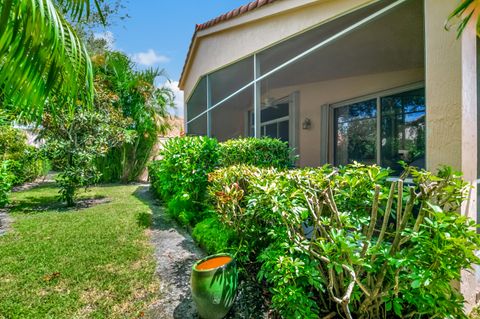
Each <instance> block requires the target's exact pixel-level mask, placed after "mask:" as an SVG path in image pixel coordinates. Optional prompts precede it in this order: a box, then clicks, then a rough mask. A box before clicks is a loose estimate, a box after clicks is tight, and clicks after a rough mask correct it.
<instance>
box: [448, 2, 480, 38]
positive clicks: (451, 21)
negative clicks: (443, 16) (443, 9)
mask: <svg viewBox="0 0 480 319" xmlns="http://www.w3.org/2000/svg"><path fill="white" fill-rule="evenodd" d="M476 11H480V5H479V2H478V0H462V2H461V3H460V4H459V5H458V7H457V8H455V10H454V11H453V12H452V13H451V14H450V15H449V16H448V19H447V22H446V23H445V28H446V29H447V30H449V29H450V28H451V26H452V25H456V29H457V38H460V37H461V36H462V34H463V31H464V30H465V27H466V26H467V25H468V23H469V22H470V20H471V19H472V17H473V16H474V14H475V12H476ZM476 26H477V35H478V36H479V37H480V15H478V20H477V24H476Z"/></svg>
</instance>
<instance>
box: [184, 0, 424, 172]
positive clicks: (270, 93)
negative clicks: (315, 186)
mask: <svg viewBox="0 0 480 319" xmlns="http://www.w3.org/2000/svg"><path fill="white" fill-rule="evenodd" d="M424 33H425V31H424V8H423V1H418V0H400V1H379V2H376V3H373V4H371V5H369V6H365V7H362V8H359V9H356V10H353V11H351V12H348V13H345V14H343V15H341V16H337V17H335V18H334V19H330V20H329V21H327V22H324V23H322V24H320V25H318V26H315V27H313V28H311V29H309V30H306V31H304V32H302V33H300V34H297V35H295V36H293V37H290V38H288V39H285V40H284V41H281V42H279V43H276V44H273V45H272V46H270V47H268V48H265V49H264V50H262V51H259V52H252V54H251V55H250V56H247V57H245V58H243V59H241V60H239V61H236V62H235V63H232V64H230V65H227V66H225V67H223V68H221V69H219V70H217V71H214V72H212V73H209V74H207V75H205V76H203V77H202V78H201V79H199V81H198V83H197V85H196V87H195V89H194V90H193V92H192V93H191V94H190V96H189V97H188V99H187V106H186V122H187V125H186V131H187V134H189V135H207V136H211V137H215V138H217V139H218V140H219V141H225V140H228V139H231V138H236V137H246V136H253V137H263V136H269V137H274V138H279V139H281V140H283V141H286V142H288V143H289V145H290V146H291V147H293V148H294V149H295V150H296V152H297V153H298V155H299V162H298V165H300V166H318V165H321V164H324V163H332V164H335V165H340V164H347V163H350V162H353V161H359V162H363V163H377V164H380V165H383V166H389V167H392V168H393V169H395V170H397V169H399V167H398V164H397V163H398V161H400V160H403V161H405V162H407V163H410V164H412V165H416V166H419V167H425V149H426V147H425V134H426V133H425V132H426V122H425V114H426V107H425V62H424V60H425V58H424V56H425V53H424V52H425V41H424Z"/></svg>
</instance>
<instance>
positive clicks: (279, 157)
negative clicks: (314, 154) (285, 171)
mask: <svg viewBox="0 0 480 319" xmlns="http://www.w3.org/2000/svg"><path fill="white" fill-rule="evenodd" d="M220 153H221V156H220V165H221V166H222V167H228V166H232V165H238V164H244V165H255V166H257V167H277V168H281V167H291V166H293V160H294V157H293V154H292V150H291V149H290V148H289V147H288V143H286V142H282V141H280V140H278V139H272V138H261V139H258V138H241V139H233V140H229V141H226V142H224V143H222V144H220Z"/></svg>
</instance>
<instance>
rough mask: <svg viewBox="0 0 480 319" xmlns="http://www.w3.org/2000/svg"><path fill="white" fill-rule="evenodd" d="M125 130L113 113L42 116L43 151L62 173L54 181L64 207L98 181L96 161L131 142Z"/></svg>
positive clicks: (83, 110) (85, 110)
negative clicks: (79, 192) (44, 142)
mask: <svg viewBox="0 0 480 319" xmlns="http://www.w3.org/2000/svg"><path fill="white" fill-rule="evenodd" d="M98 92H99V90H97V94H98ZM101 92H102V91H101V90H100V94H101ZM103 98H104V97H103ZM126 126H127V123H125V119H124V118H123V117H122V116H121V115H119V114H117V112H115V111H114V110H113V109H97V110H93V109H89V108H77V109H76V111H75V113H74V115H73V116H72V115H71V114H69V113H60V114H56V115H55V117H52V116H50V115H48V116H45V118H44V122H43V127H44V129H43V132H42V136H43V137H44V138H45V141H46V144H45V149H46V151H47V153H48V154H49V155H50V157H51V158H52V159H53V160H54V161H55V164H56V166H57V167H58V168H60V169H61V172H60V174H59V175H58V177H57V178H56V181H57V183H58V184H59V186H60V194H61V199H62V200H64V201H65V202H66V203H67V206H73V205H75V197H76V193H77V190H78V188H81V187H88V186H90V185H92V184H94V183H96V182H97V181H98V179H99V178H100V172H99V170H98V168H97V166H96V165H95V160H96V159H97V158H98V157H102V156H105V154H106V153H107V152H108V150H109V149H110V148H111V147H114V146H116V145H117V144H119V143H122V142H125V141H128V140H130V139H131V138H133V136H134V134H132V133H131V132H130V131H127V130H125V129H124V127H126ZM132 135H133V136H132Z"/></svg>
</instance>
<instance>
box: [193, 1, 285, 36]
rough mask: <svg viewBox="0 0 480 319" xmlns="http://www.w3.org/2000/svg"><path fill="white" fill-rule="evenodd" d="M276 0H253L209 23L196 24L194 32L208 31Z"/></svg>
mask: <svg viewBox="0 0 480 319" xmlns="http://www.w3.org/2000/svg"><path fill="white" fill-rule="evenodd" d="M275 1H276V0H255V1H252V2H250V3H247V4H245V5H243V6H241V7H239V8H236V9H234V10H232V11H229V12H227V13H225V14H222V15H220V16H218V17H216V18H214V19H212V20H210V21H207V22H205V23H201V24H197V26H196V28H195V30H196V31H200V30H205V29H208V28H210V27H212V26H214V25H216V24H219V23H220V22H223V21H226V20H230V19H232V18H235V17H237V16H239V15H242V14H244V13H247V12H250V11H252V10H255V9H257V8H260V7H263V6H264V5H267V4H269V3H272V2H275Z"/></svg>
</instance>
